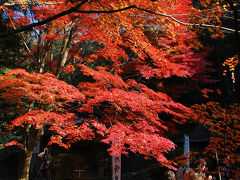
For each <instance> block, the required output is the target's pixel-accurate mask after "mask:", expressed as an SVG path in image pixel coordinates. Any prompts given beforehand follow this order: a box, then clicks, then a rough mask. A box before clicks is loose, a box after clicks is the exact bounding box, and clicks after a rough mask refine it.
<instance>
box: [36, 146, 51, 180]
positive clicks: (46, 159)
mask: <svg viewBox="0 0 240 180" xmlns="http://www.w3.org/2000/svg"><path fill="white" fill-rule="evenodd" d="M38 158H39V159H40V160H41V166H40V171H41V173H42V176H43V178H44V179H46V180H50V179H51V175H50V169H49V168H50V165H51V163H52V157H51V155H50V153H49V151H48V148H47V147H46V148H44V150H43V152H41V153H39V154H38Z"/></svg>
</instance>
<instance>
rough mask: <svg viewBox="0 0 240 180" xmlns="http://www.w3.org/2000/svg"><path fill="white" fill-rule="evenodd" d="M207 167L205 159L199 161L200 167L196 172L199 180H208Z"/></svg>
mask: <svg viewBox="0 0 240 180" xmlns="http://www.w3.org/2000/svg"><path fill="white" fill-rule="evenodd" d="M206 165H207V163H206V161H205V160H204V159H200V160H199V163H198V167H197V169H196V170H195V176H196V178H197V179H198V180H204V179H206V173H205V170H206Z"/></svg>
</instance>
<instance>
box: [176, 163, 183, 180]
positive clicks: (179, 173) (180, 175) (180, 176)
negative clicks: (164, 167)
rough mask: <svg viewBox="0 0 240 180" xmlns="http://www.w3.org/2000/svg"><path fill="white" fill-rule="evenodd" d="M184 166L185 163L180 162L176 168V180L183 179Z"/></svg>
mask: <svg viewBox="0 0 240 180" xmlns="http://www.w3.org/2000/svg"><path fill="white" fill-rule="evenodd" d="M184 166H185V163H184V162H180V166H179V168H178V169H177V172H176V179H177V180H184V179H185V177H184V170H185V169H184Z"/></svg>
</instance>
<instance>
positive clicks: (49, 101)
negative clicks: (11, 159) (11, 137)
mask: <svg viewBox="0 0 240 180" xmlns="http://www.w3.org/2000/svg"><path fill="white" fill-rule="evenodd" d="M15 3H18V2H17V1H15ZM39 3H40V5H39V4H38V5H36V4H34V2H32V4H30V5H36V6H35V7H33V8H31V9H28V8H29V7H32V6H28V5H26V6H25V5H24V6H23V5H20V6H21V7H22V12H21V13H20V12H19V11H18V12H15V11H12V10H10V8H7V7H9V6H7V4H5V6H4V5H3V6H2V9H3V10H4V12H5V13H6V14H8V15H9V18H10V19H11V21H10V23H9V25H11V26H13V27H14V28H15V29H16V32H20V31H23V30H27V29H29V28H33V30H32V31H31V36H32V38H36V39H35V41H33V42H32V43H31V45H30V46H29V45H27V43H25V45H26V48H27V52H26V53H27V54H28V57H27V58H26V59H24V61H25V62H28V63H32V68H33V71H35V73H27V72H26V71H24V70H13V71H10V72H9V73H7V74H6V75H4V76H3V77H1V89H2V90H1V92H2V96H1V97H2V98H3V99H5V100H6V101H9V102H11V101H12V100H14V101H13V102H14V103H16V104H19V105H20V107H21V108H23V109H25V112H23V115H22V116H20V117H18V118H16V119H15V120H13V122H12V125H11V126H10V127H11V128H14V127H19V126H20V127H24V129H25V131H29V130H31V132H32V133H33V134H30V136H29V138H28V139H33V140H34V142H35V143H34V144H31V146H35V145H36V143H37V141H38V139H39V137H40V135H41V133H42V129H43V127H44V126H45V125H50V130H53V131H55V132H56V133H57V135H56V136H53V137H52V139H51V141H50V144H51V143H57V144H59V145H61V146H64V147H69V145H70V144H71V143H72V142H74V141H78V140H81V139H91V138H94V137H95V136H96V135H97V137H101V138H100V139H101V141H102V142H104V143H108V144H110V145H111V146H110V149H109V151H110V152H111V153H112V154H115V155H118V154H119V153H127V152H128V151H129V150H130V151H133V152H137V153H141V154H144V155H146V156H147V157H154V158H156V159H157V160H158V161H159V162H160V163H162V164H164V165H167V166H170V165H169V164H168V161H167V159H166V158H165V157H164V153H166V152H167V151H169V150H171V149H172V148H174V146H175V145H174V144H173V143H172V142H171V141H170V140H168V139H167V138H166V137H165V135H164V132H165V131H166V130H167V127H166V125H165V124H166V122H165V119H161V118H160V116H159V115H160V114H162V113H163V114H164V113H166V114H170V115H172V116H174V117H176V118H187V117H188V115H189V113H191V112H190V110H189V109H188V108H186V107H184V106H183V105H181V104H179V103H176V102H174V101H173V100H172V99H171V98H170V97H169V96H168V95H166V94H164V93H161V92H155V91H153V90H152V89H150V88H149V87H148V86H146V85H144V81H147V80H148V79H150V78H153V77H155V78H158V79H161V78H168V77H171V76H180V77H191V76H192V75H193V74H195V73H198V72H201V70H202V68H201V66H202V65H203V61H202V60H203V55H201V54H195V53H194V52H193V49H194V48H195V49H197V48H199V47H200V44H199V43H198V42H197V40H196V38H197V35H196V33H195V32H193V31H191V30H190V29H189V27H188V26H185V25H183V24H182V23H179V22H184V21H191V19H192V15H189V13H191V12H192V8H191V6H190V4H191V1H188V0H184V1H183V0H181V1H169V0H164V1H155V2H150V1H146V0H138V1H131V0H126V1H122V0H121V1H120V0H119V1H114V2H113V1H108V0H106V1H97V0H90V1H86V0H83V1H40V2H39ZM29 11H31V13H28V12H29ZM46 23H47V24H46ZM25 36H26V35H25V34H21V37H22V39H23V40H24V38H25ZM83 42H85V43H86V42H96V43H98V44H101V46H102V48H98V49H97V51H96V50H95V51H93V52H92V53H91V55H83V53H82V43H83ZM98 61H105V62H107V64H109V65H106V66H105V67H101V66H99V67H96V65H94V67H93V68H89V67H88V66H86V64H87V65H90V64H91V63H93V62H94V63H95V62H98ZM94 63H93V64H94ZM199 65H201V66H199ZM76 69H77V71H80V72H81V73H82V74H83V75H84V77H86V76H90V77H91V78H92V79H91V80H90V81H87V80H85V79H84V78H83V79H79V82H80V83H79V85H78V89H79V90H80V91H79V90H78V89H76V88H75V87H73V86H71V85H68V84H67V83H65V82H63V81H60V80H57V79H56V78H61V77H64V73H66V72H69V71H71V72H73V71H75V70H76ZM79 69H80V70H79ZM46 72H52V73H53V74H55V77H56V78H55V77H53V75H52V74H49V73H46ZM43 73H45V74H43ZM143 79H145V80H143ZM69 109H75V110H77V111H78V112H79V113H82V112H84V113H88V118H86V119H85V120H84V121H83V123H82V124H81V125H80V126H76V125H75V122H74V119H75V118H76V116H75V115H74V114H72V113H71V111H69ZM96 112H97V113H96ZM29 128H30V129H29ZM37 134H39V135H38V136H36V135H37ZM66 140H67V141H66ZM22 143H23V144H22V145H23V149H24V148H26V149H27V150H28V147H27V144H29V142H28V143H25V141H23V142H22ZM24 143H25V144H24ZM11 144H18V143H17V142H12V143H10V145H11ZM32 150H33V147H29V151H27V152H28V153H27V154H26V153H25V157H24V158H25V160H26V159H28V162H30V159H31V152H32ZM26 165H29V164H26V163H25V164H24V163H23V166H26ZM27 173H28V172H27V169H25V171H24V172H23V171H22V172H20V174H19V178H20V179H27Z"/></svg>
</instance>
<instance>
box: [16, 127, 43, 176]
mask: <svg viewBox="0 0 240 180" xmlns="http://www.w3.org/2000/svg"><path fill="white" fill-rule="evenodd" d="M25 130H26V132H27V133H26V136H25V140H26V142H25V145H24V147H23V149H22V151H21V153H20V158H19V164H18V180H29V171H30V163H31V159H32V154H33V151H34V148H35V147H36V146H37V144H38V142H39V140H40V138H41V136H42V135H43V127H42V128H41V129H35V128H34V127H33V126H31V125H29V126H28V127H26V129H25Z"/></svg>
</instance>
